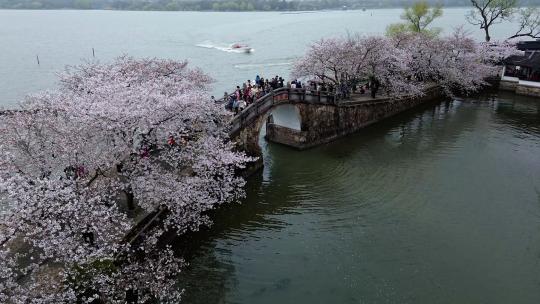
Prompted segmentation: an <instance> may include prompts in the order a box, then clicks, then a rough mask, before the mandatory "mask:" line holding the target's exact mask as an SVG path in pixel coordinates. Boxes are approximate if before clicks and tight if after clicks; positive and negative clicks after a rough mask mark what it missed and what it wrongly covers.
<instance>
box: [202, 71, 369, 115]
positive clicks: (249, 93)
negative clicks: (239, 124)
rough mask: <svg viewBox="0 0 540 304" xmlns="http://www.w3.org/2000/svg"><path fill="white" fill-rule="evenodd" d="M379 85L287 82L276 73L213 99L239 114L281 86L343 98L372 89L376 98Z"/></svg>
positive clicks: (245, 83)
mask: <svg viewBox="0 0 540 304" xmlns="http://www.w3.org/2000/svg"><path fill="white" fill-rule="evenodd" d="M378 86H379V83H378V81H369V82H367V83H366V84H365V85H360V86H359V85H357V84H352V85H348V84H345V83H343V84H341V85H339V86H335V85H333V84H331V83H325V82H323V81H315V80H312V81H309V82H308V83H307V84H304V83H302V82H301V81H300V80H298V79H294V80H292V81H288V82H286V83H285V79H284V78H283V77H281V76H277V75H276V76H275V77H272V78H263V77H261V76H259V75H257V76H256V77H255V80H254V81H252V80H248V81H247V82H244V83H243V84H242V86H239V85H238V86H236V89H235V90H234V92H233V93H232V94H230V93H228V92H225V93H224V94H223V99H221V100H216V99H215V97H214V96H212V101H214V102H223V103H224V104H225V108H226V109H227V110H229V111H232V112H234V113H235V114H238V113H240V112H242V111H243V110H244V109H245V108H247V107H248V106H249V105H251V104H253V103H255V102H257V100H259V99H260V98H261V97H263V96H265V95H266V94H269V93H271V92H272V91H273V90H276V89H279V88H289V89H306V90H311V91H313V92H329V93H333V94H340V96H341V97H342V98H349V97H350V96H351V92H352V93H359V94H361V95H363V94H366V93H367V92H368V91H371V97H372V98H375V96H374V93H375V92H376V91H377V89H378Z"/></svg>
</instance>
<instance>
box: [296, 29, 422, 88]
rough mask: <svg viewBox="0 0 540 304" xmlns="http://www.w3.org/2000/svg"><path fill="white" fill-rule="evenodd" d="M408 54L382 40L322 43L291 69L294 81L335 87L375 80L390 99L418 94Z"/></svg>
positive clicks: (338, 39) (343, 40)
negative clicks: (306, 80) (300, 80)
mask: <svg viewBox="0 0 540 304" xmlns="http://www.w3.org/2000/svg"><path fill="white" fill-rule="evenodd" d="M411 60H412V58H411V57H410V54H408V53H406V52H404V51H403V50H401V49H398V48H396V47H394V46H393V45H392V41H391V40H390V39H388V38H385V37H362V36H359V35H355V36H349V37H348V38H332V39H323V40H321V41H319V42H316V43H314V44H313V45H311V46H310V48H309V50H308V52H307V54H306V55H305V56H304V57H302V58H301V59H299V60H298V61H297V62H296V63H295V65H294V67H293V72H292V76H293V77H294V78H307V79H313V78H315V79H318V80H320V81H323V82H330V83H332V84H334V85H335V86H339V85H340V84H342V83H344V82H345V83H347V85H350V82H356V83H361V82H367V81H370V80H376V81H377V82H378V83H380V86H381V88H382V89H383V90H385V92H386V94H387V95H389V96H393V97H399V96H403V95H405V94H409V95H415V94H421V84H420V83H418V82H416V81H415V80H414V79H412V77H411V74H410V70H409V68H408V66H409V64H410V62H411Z"/></svg>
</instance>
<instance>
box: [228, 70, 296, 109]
mask: <svg viewBox="0 0 540 304" xmlns="http://www.w3.org/2000/svg"><path fill="white" fill-rule="evenodd" d="M284 87H287V88H302V83H301V82H300V81H299V80H293V81H291V82H287V83H285V79H284V78H283V77H281V76H277V75H276V76H275V77H272V78H263V77H261V76H259V75H257V76H256V77H255V80H254V81H252V80H248V81H247V82H244V83H243V84H242V86H239V85H238V86H236V89H235V90H234V92H233V93H232V94H229V93H228V92H225V93H224V94H223V99H222V100H223V102H224V103H225V108H226V109H228V110H230V111H233V112H234V113H235V114H238V113H239V112H241V111H242V110H243V109H245V108H247V107H248V106H249V105H250V104H252V103H254V102H256V101H257V100H259V99H260V98H261V97H263V96H264V95H266V94H268V93H270V92H272V91H273V90H276V89H279V88H284Z"/></svg>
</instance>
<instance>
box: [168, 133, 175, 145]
mask: <svg viewBox="0 0 540 304" xmlns="http://www.w3.org/2000/svg"><path fill="white" fill-rule="evenodd" d="M167 145H169V147H173V146H174V145H176V141H175V140H174V136H172V134H171V135H169V138H168V139H167Z"/></svg>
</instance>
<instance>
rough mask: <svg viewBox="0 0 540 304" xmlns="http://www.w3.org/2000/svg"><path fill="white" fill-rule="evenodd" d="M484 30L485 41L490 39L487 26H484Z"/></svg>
mask: <svg viewBox="0 0 540 304" xmlns="http://www.w3.org/2000/svg"><path fill="white" fill-rule="evenodd" d="M484 31H485V32H486V42H489V41H490V40H491V36H489V28H488V27H485V28H484Z"/></svg>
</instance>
